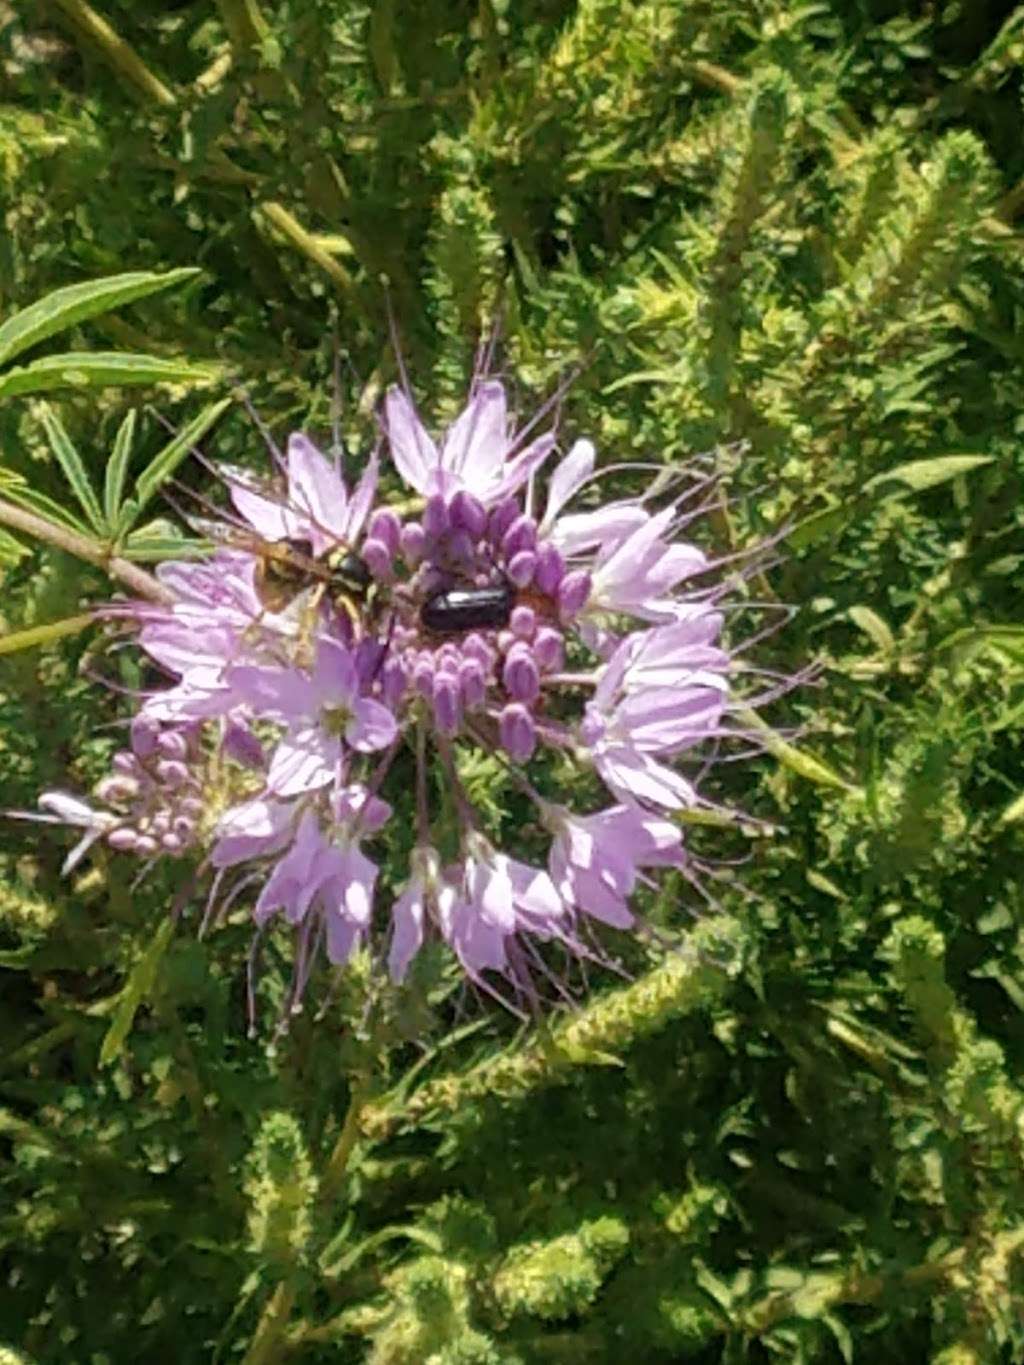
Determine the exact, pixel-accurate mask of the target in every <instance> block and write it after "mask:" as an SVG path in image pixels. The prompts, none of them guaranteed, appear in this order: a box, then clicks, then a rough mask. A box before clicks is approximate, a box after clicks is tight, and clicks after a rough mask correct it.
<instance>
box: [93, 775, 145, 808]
mask: <svg viewBox="0 0 1024 1365" xmlns="http://www.w3.org/2000/svg"><path fill="white" fill-rule="evenodd" d="M93 790H94V791H95V793H96V799H97V800H98V801H102V802H103V803H104V805H108V806H109V805H117V804H119V803H120V802H122V801H133V800H134V799H135V797H137V796H138V794H139V784H138V782H136V780H135V778H134V777H127V776H124V775H120V774H112V775H111V776H110V777H104V778H102V779H101V780H100V781H99V782H97V783H96V786H95V787H94V788H93Z"/></svg>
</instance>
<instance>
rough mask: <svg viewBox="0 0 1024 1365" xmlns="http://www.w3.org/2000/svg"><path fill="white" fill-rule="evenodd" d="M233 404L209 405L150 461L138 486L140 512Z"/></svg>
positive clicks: (223, 400) (225, 400)
mask: <svg viewBox="0 0 1024 1365" xmlns="http://www.w3.org/2000/svg"><path fill="white" fill-rule="evenodd" d="M231 402H232V400H231V399H230V398H222V399H220V401H219V402H217V403H209V404H208V405H207V406H206V407H205V408H203V410H202V412H200V413H199V415H198V416H196V417H193V419H192V421H191V422H189V424H188V426H186V427H182V429H181V431H179V432H178V434H177V436H175V437H174V439H173V440H172V441H169V442H168V444H167V445H165V446H164V448H163V450H161V451H160V452H159V454H157V455H155V456H154V457H153V459H152V460H150V462H149V464H148V465H147V466H146V468H145V469H144V470H143V471H142V473H141V474H140V475H139V477H138V479H137V480H136V483H135V494H136V497H137V498H138V502H139V509H140V511H141V509H142V508H143V507H145V505H146V503H147V502H149V500H150V498H152V496H153V494H154V493H155V492H156V491H157V489H158V488H159V487H160V485H161V484H162V483H163V482H164V481H165V480H166V479H169V478H170V477H171V475H172V474H173V473H174V471H175V469H177V467H178V465H179V464H180V463H181V462H182V460H183V459H184V458H185V456H186V455H187V454H188V452H189V449H190V448H191V447H192V446H194V445H195V444H196V443H197V442H198V441H201V440H202V438H203V437H204V436H205V435H206V433H207V432H208V431H209V429H210V428H211V427H212V426H213V424H214V422H216V421H217V419H218V418H219V417H220V415H221V413H222V412H223V411H224V410H225V408H229V407H230V406H231Z"/></svg>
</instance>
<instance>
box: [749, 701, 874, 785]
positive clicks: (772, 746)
mask: <svg viewBox="0 0 1024 1365" xmlns="http://www.w3.org/2000/svg"><path fill="white" fill-rule="evenodd" d="M736 715H737V716H738V717H739V718H740V720H742V721H743V723H744V724H745V725H749V726H750V727H751V728H752V729H755V730H758V731H759V732H760V734H761V737H762V742H763V744H764V747H765V748H766V749H767V751H768V752H769V753H770V754H772V755H773V756H774V757H775V758H777V759H778V760H779V762H780V763H781V764H782V765H783V766H784V767H786V768H789V770H790V771H791V772H794V773H797V774H798V775H799V776H800V777H805V778H806V779H807V780H808V782H814V783H816V784H817V785H818V786H819V787H838V788H839V789H840V790H841V791H846V792H856V791H859V790H860V789H859V788H858V787H856V786H854V784H853V783H852V782H847V781H846V779H845V778H844V777H840V775H839V774H838V773H837V772H836V771H835V769H834V768H830V767H829V765H828V764H827V763H826V762H825V760H824V759H822V758H818V757H817V755H816V754H812V753H809V752H808V751H807V750H806V749H798V748H797V747H796V745H795V744H790V743H789V741H788V740H785V739H783V738H782V736H781V735H777V734H776V733H775V731H774V730H773V729H772V728H771V726H770V725H769V724H768V722H767V721H764V720H762V719H761V717H760V716H759V715H758V714H757V712H756V711H751V710H750V709H749V708H748V707H745V706H741V707H737V709H736Z"/></svg>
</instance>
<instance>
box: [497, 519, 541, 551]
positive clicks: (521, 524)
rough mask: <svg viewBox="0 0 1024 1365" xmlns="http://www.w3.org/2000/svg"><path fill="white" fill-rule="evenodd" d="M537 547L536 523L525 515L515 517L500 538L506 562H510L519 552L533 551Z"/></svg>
mask: <svg viewBox="0 0 1024 1365" xmlns="http://www.w3.org/2000/svg"><path fill="white" fill-rule="evenodd" d="M536 546H537V523H536V522H535V521H534V519H533V517H528V516H527V515H526V514H525V513H522V514H521V515H520V516H518V517H516V519H515V521H513V523H512V525H511V526H510V527H509V528H508V530H507V531H506V532H505V534H504V536H502V538H501V549H502V553H503V554H504V556H505V559H506V560H511V559H512V558H513V556H514V555H517V554H518V553H519V551H520V550H534V549H536Z"/></svg>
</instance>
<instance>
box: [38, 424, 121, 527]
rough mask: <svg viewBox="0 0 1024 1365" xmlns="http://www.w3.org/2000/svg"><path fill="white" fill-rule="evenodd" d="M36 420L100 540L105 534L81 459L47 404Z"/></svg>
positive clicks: (98, 505)
mask: <svg viewBox="0 0 1024 1365" xmlns="http://www.w3.org/2000/svg"><path fill="white" fill-rule="evenodd" d="M39 417H40V421H41V422H42V424H43V427H44V429H45V431H46V437H47V440H48V441H49V442H50V449H51V450H52V451H53V454H54V457H55V458H56V460H57V462H58V464H59V465H60V467H61V469H62V470H63V472H64V477H65V478H66V479H67V481H68V483H69V485H70V486H71V491H72V493H74V495H75V497H76V498H77V499H78V504H79V506H80V507H81V509H82V511H83V512H84V513H85V515H86V516H87V517H88V519H89V522H90V523H91V525H92V529H93V530H94V531H95V532H96V534H97V535H99V536H102V535H103V534H104V533H105V531H106V523H105V521H104V517H103V512H102V510H101V509H100V504H99V501H98V499H97V497H96V494H95V493H94V492H93V487H92V484H91V483H90V482H89V475H88V474H87V473H86V471H85V465H84V463H83V461H82V457H81V455H79V453H78V451H77V450H76V449H75V446H74V443H73V442H72V440H71V437H70V436H69V435H68V433H67V430H66V429H65V427H64V424H63V423H62V422H61V420H60V418H59V417H58V416H57V414H56V413H55V412H54V410H53V409H52V408H51V407H50V405H49V404H48V403H40V405H39Z"/></svg>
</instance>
